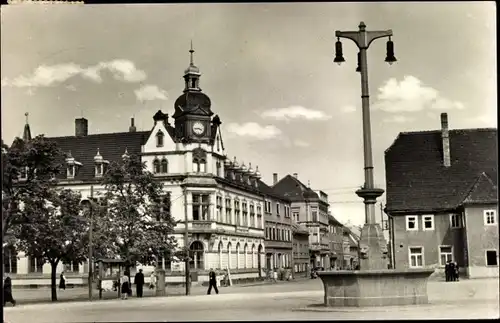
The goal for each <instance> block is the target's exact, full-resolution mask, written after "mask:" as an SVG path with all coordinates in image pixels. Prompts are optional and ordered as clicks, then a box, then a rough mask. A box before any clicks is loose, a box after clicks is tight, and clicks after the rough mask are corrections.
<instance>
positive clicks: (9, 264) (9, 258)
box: [3, 246, 17, 274]
mask: <svg viewBox="0 0 500 323" xmlns="http://www.w3.org/2000/svg"><path fill="white" fill-rule="evenodd" d="M3 272H4V273H6V274H17V252H16V249H15V248H14V247H12V246H7V247H5V248H4V251H3Z"/></svg>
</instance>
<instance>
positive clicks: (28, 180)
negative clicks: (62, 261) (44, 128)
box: [2, 135, 62, 245]
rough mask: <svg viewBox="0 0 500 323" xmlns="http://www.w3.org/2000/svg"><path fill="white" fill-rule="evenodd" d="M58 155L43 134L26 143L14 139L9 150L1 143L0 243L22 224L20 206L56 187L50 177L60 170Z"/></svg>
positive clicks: (10, 237) (52, 143)
mask: <svg viewBox="0 0 500 323" xmlns="http://www.w3.org/2000/svg"><path fill="white" fill-rule="evenodd" d="M61 156H62V151H61V150H60V149H59V148H57V146H56V144H55V143H54V142H52V141H49V140H47V139H45V138H44V137H43V135H40V136H37V137H35V138H33V139H32V140H30V141H28V142H25V141H23V140H22V139H20V138H16V139H15V140H14V142H13V143H12V145H11V146H10V147H9V146H7V145H5V144H4V143H3V142H2V175H3V176H2V244H4V245H5V243H6V242H7V240H9V239H12V237H13V235H14V232H13V230H14V229H15V226H16V225H17V224H19V223H20V222H21V221H22V214H21V212H20V210H19V205H20V204H22V203H23V202H24V201H25V200H29V199H30V198H31V196H33V195H36V194H42V195H43V194H44V192H45V191H47V189H49V188H50V187H54V186H55V184H56V183H55V181H53V180H52V178H53V177H54V176H55V175H57V174H58V173H59V171H60V169H61V166H62V165H61V160H62V158H61Z"/></svg>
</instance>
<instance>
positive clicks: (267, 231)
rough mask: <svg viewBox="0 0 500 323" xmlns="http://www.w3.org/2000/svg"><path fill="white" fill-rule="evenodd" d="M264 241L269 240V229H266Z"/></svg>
mask: <svg viewBox="0 0 500 323" xmlns="http://www.w3.org/2000/svg"><path fill="white" fill-rule="evenodd" d="M266 239H268V240H269V228H266Z"/></svg>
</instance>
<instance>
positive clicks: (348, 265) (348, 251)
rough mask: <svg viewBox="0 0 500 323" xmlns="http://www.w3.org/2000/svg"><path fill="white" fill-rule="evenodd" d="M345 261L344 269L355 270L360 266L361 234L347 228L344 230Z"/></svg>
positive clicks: (343, 263)
mask: <svg viewBox="0 0 500 323" xmlns="http://www.w3.org/2000/svg"><path fill="white" fill-rule="evenodd" d="M342 233H343V241H342V247H343V261H342V269H344V270H354V269H356V266H357V265H358V264H359V237H360V236H359V234H356V233H355V232H353V230H352V229H351V228H349V227H347V226H344V228H343V231H342Z"/></svg>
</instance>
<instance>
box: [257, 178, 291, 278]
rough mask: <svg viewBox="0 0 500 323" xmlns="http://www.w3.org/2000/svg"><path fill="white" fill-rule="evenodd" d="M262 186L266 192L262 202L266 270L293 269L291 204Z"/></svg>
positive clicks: (270, 189)
mask: <svg viewBox="0 0 500 323" xmlns="http://www.w3.org/2000/svg"><path fill="white" fill-rule="evenodd" d="M264 185H265V184H263V185H262V188H263V190H265V192H266V197H265V200H264V221H265V237H266V239H265V245H266V268H267V269H272V270H276V269H291V268H293V261H294V259H293V252H292V243H293V242H292V241H293V233H292V220H291V217H290V206H291V203H290V201H289V200H288V199H286V198H285V197H284V196H280V195H279V194H277V193H276V192H274V191H273V189H272V188H271V187H269V186H267V185H265V186H264Z"/></svg>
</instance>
